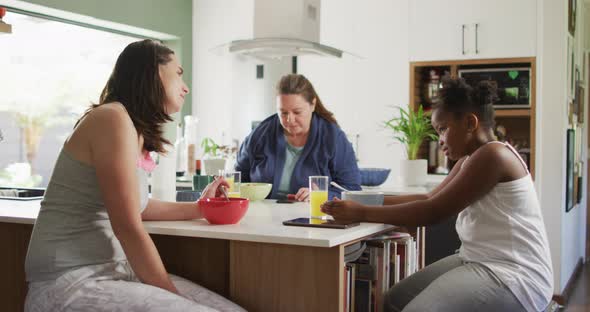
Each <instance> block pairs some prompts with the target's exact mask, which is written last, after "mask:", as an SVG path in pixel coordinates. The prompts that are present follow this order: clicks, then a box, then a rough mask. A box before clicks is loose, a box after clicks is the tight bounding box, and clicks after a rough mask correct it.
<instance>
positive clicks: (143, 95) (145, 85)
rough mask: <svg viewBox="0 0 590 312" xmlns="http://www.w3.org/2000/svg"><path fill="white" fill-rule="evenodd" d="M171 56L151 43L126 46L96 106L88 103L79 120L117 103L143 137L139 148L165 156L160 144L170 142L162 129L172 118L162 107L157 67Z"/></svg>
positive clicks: (163, 94)
mask: <svg viewBox="0 0 590 312" xmlns="http://www.w3.org/2000/svg"><path fill="white" fill-rule="evenodd" d="M172 54H174V51H172V50H171V49H170V48H168V47H166V46H164V45H162V44H160V43H159V42H157V41H154V40H149V39H146V40H142V41H137V42H133V43H131V44H129V45H128V46H127V47H126V48H125V49H124V50H123V52H121V54H120V55H119V58H118V59H117V63H116V64H115V68H114V69H113V72H112V73H111V76H110V77H109V80H108V81H107V83H106V85H105V87H104V89H103V90H102V92H101V94H100V99H99V102H98V104H92V105H91V106H90V108H89V109H88V110H87V111H86V113H85V114H84V115H83V116H82V118H84V117H85V116H86V115H87V114H88V113H90V112H91V111H92V110H93V109H94V108H96V107H99V106H101V105H104V104H107V103H112V102H120V103H121V104H123V106H124V107H125V109H126V110H127V112H128V114H129V117H130V118H131V120H132V121H133V126H134V127H135V129H136V130H137V133H138V134H139V135H142V136H143V139H144V143H143V148H144V149H145V150H147V151H149V152H152V151H155V152H158V153H165V149H164V144H170V142H169V141H168V140H166V139H165V138H164V137H163V130H162V126H163V124H164V123H166V122H168V121H172V117H171V116H170V115H169V114H168V113H167V112H166V108H165V106H164V98H165V96H166V94H165V90H164V86H163V84H162V80H161V79H160V74H159V65H166V64H167V63H168V62H170V61H171V55H172ZM82 118H80V120H81V119H82ZM80 120H78V122H77V123H76V125H77V124H78V123H79V122H80Z"/></svg>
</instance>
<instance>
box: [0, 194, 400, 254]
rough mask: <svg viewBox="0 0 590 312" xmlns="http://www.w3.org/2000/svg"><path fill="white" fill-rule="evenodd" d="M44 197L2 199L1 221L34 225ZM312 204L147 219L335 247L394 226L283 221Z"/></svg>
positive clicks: (260, 204)
mask: <svg viewBox="0 0 590 312" xmlns="http://www.w3.org/2000/svg"><path fill="white" fill-rule="evenodd" d="M40 202H41V201H40V200H33V201H15V200H0V222H9V223H21V224H34V223H35V220H36V218H37V214H38V213H39V208H40ZM308 213H309V203H294V204H277V203H276V202H275V201H274V200H264V201H257V202H251V203H250V206H249V209H248V212H247V213H246V215H245V216H244V218H243V219H242V220H241V221H240V223H239V224H234V225H210V224H209V223H208V222H207V221H206V220H204V219H200V220H190V221H149V222H144V225H145V228H146V230H147V231H148V232H149V233H151V234H164V235H172V236H186V237H203V238H216V239H227V240H239V241H250V242H262V243H275V244H288V245H301V246H315V247H333V246H337V245H340V244H342V243H346V242H350V241H353V240H356V239H359V238H362V237H365V236H369V235H372V234H375V233H378V232H381V231H384V230H388V229H393V228H394V226H392V225H386V224H379V223H361V224H360V225H359V226H355V227H352V228H348V229H323V228H311V227H296V226H284V225H283V224H282V222H283V221H285V220H289V219H294V218H299V217H306V216H307V214H308Z"/></svg>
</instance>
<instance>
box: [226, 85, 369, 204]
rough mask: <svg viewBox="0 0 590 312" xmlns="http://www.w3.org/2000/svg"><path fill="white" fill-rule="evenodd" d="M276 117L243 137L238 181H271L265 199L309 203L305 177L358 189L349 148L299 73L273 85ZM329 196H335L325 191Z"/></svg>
mask: <svg viewBox="0 0 590 312" xmlns="http://www.w3.org/2000/svg"><path fill="white" fill-rule="evenodd" d="M277 93H278V94H277V114H275V115H272V116H270V117H268V118H267V119H266V120H264V121H263V122H262V123H261V124H260V125H259V126H258V127H257V128H256V129H254V130H253V131H252V133H250V135H248V137H246V139H245V140H244V142H243V143H242V146H241V147H240V151H239V153H238V158H237V164H236V170H238V171H241V172H242V182H267V183H272V185H273V189H272V193H271V194H270V198H286V197H287V195H288V194H294V195H295V199H296V200H298V201H305V200H308V199H309V188H308V177H309V176H317V175H322V176H328V177H329V179H330V181H335V182H336V183H338V184H340V185H342V186H343V187H345V188H347V189H349V190H360V189H361V186H360V182H361V176H360V172H359V169H358V166H357V164H356V157H355V155H354V151H353V149H352V144H350V142H349V141H348V139H347V138H346V134H345V133H344V132H343V131H342V130H341V129H340V127H339V126H338V123H337V122H336V119H335V118H334V114H332V113H331V112H330V111H328V110H327V109H326V107H325V106H324V105H323V104H322V101H321V100H320V98H319V97H318V95H317V93H316V92H315V90H314V88H313V86H312V85H311V83H310V82H309V80H307V78H305V77H304V76H303V75H296V74H290V75H286V76H283V77H282V78H281V80H280V81H279V84H278V85H277ZM328 191H329V198H330V199H332V198H333V197H334V196H337V197H340V191H339V190H338V189H336V188H334V187H330V189H329V190H328Z"/></svg>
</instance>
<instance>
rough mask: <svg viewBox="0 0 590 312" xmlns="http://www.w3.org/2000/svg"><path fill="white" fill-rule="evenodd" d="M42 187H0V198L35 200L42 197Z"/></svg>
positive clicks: (43, 192)
mask: <svg viewBox="0 0 590 312" xmlns="http://www.w3.org/2000/svg"><path fill="white" fill-rule="evenodd" d="M44 194H45V189H44V188H26V187H0V199H10V200H35V199H43V195H44Z"/></svg>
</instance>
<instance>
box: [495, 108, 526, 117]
mask: <svg viewBox="0 0 590 312" xmlns="http://www.w3.org/2000/svg"><path fill="white" fill-rule="evenodd" d="M530 116H531V110H530V109H496V117H530Z"/></svg>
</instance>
